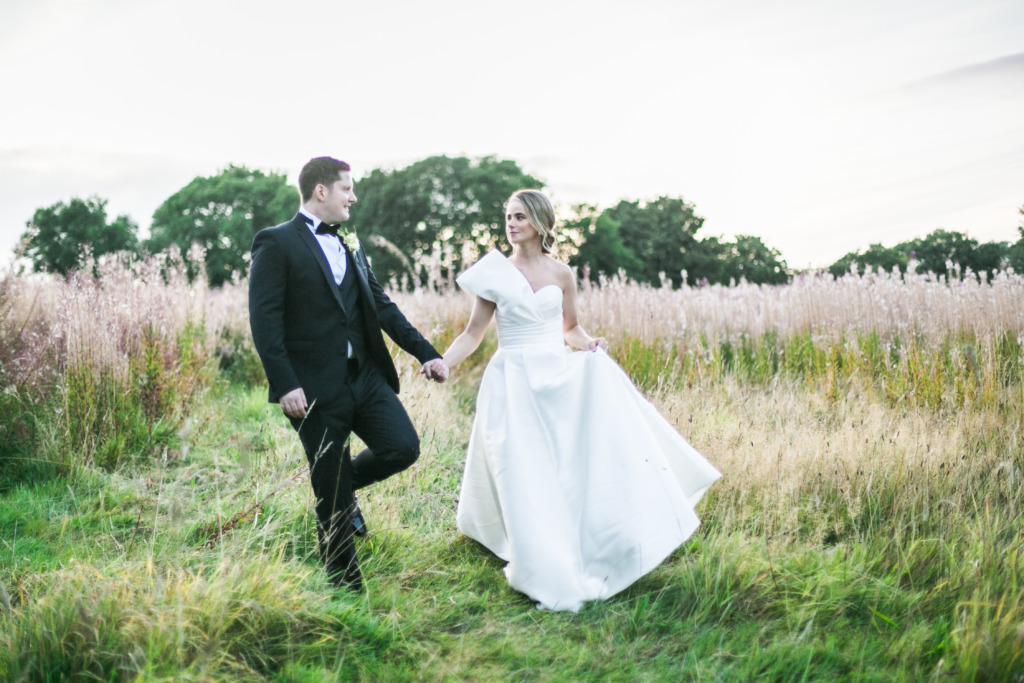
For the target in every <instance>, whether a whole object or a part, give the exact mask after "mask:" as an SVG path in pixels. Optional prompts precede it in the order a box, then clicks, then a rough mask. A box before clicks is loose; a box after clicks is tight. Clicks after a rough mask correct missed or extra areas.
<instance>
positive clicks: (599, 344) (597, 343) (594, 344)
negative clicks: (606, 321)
mask: <svg viewBox="0 0 1024 683" xmlns="http://www.w3.org/2000/svg"><path fill="white" fill-rule="evenodd" d="M588 349H589V350H590V351H597V350H598V349H601V350H602V351H607V350H608V340H607V339H605V338H604V337H595V338H593V339H591V340H590V345H589V346H588Z"/></svg>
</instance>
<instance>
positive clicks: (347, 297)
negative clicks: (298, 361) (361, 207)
mask: <svg viewBox="0 0 1024 683" xmlns="http://www.w3.org/2000/svg"><path fill="white" fill-rule="evenodd" d="M345 259H346V260H347V261H348V263H347V265H346V266H345V277H343V278H342V279H341V284H340V285H338V288H339V290H340V291H341V301H342V303H344V304H345V326H346V327H347V328H348V340H349V341H350V342H352V352H353V353H354V354H355V355H356V358H358V359H359V361H360V362H361V363H363V362H366V360H367V357H366V323H365V321H364V318H363V304H362V298H361V297H360V296H359V276H358V275H357V274H356V264H355V261H354V260H353V259H352V254H351V253H349V250H348V249H347V248H346V249H345Z"/></svg>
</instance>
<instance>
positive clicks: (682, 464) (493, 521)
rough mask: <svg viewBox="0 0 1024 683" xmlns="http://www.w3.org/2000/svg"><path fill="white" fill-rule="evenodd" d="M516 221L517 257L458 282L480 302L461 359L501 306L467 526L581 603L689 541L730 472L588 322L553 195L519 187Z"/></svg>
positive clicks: (519, 567)
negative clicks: (565, 255) (658, 403)
mask: <svg viewBox="0 0 1024 683" xmlns="http://www.w3.org/2000/svg"><path fill="white" fill-rule="evenodd" d="M505 220H506V233H507V236H508V241H509V243H510V244H511V245H512V255H511V256H510V257H508V258H506V257H505V256H504V255H502V254H501V253H500V252H498V251H493V252H491V253H489V254H487V255H486V256H484V257H483V258H481V259H480V260H479V261H478V262H477V263H476V264H475V265H473V266H472V267H471V268H469V269H468V270H466V271H465V272H464V273H463V274H462V275H460V276H459V277H458V278H457V280H456V281H457V282H458V283H459V285H460V286H461V287H462V288H463V289H466V290H468V291H470V292H472V293H473V294H475V295H476V298H475V301H474V303H473V310H472V313H471V314H470V319H469V323H468V324H467V326H466V329H465V331H464V332H462V334H460V335H459V336H458V337H457V338H456V339H455V340H454V341H453V342H452V344H451V346H450V347H449V348H448V350H447V351H446V352H445V354H444V362H445V363H446V365H448V366H449V367H451V366H454V365H456V364H457V363H459V362H460V361H462V360H464V359H465V358H466V357H467V356H469V355H470V354H471V353H472V352H473V351H474V350H475V349H476V348H477V346H479V344H480V341H481V339H482V338H483V336H484V332H485V331H486V330H487V327H488V325H489V324H490V321H491V318H492V317H495V315H496V317H497V322H498V351H497V352H496V353H495V354H494V356H493V357H492V358H491V360H490V362H489V363H488V365H487V368H486V369H485V371H484V375H483V379H482V381H481V384H480V392H479V394H478V396H477V410H476V416H475V418H474V421H473V430H472V433H471V435H470V438H469V449H468V453H467V455H466V469H465V474H464V476H463V480H462V492H461V494H460V496H459V504H458V512H457V522H458V527H459V530H460V531H461V532H462V533H464V534H465V535H467V536H469V537H470V538H473V539H475V540H477V541H479V542H480V543H482V544H483V545H484V546H486V547H487V548H488V549H490V550H491V552H493V553H494V554H495V555H497V556H498V557H500V558H501V559H503V560H505V561H506V562H507V563H508V564H507V566H506V567H505V575H506V577H507V578H508V581H509V584H510V585H511V586H512V587H513V588H514V589H516V590H518V591H520V592H522V593H525V594H526V595H528V596H530V598H532V599H533V600H534V601H535V602H536V603H538V606H539V607H542V608H545V609H550V610H571V611H574V612H575V611H577V610H579V608H580V607H581V605H582V603H583V602H584V601H587V600H599V599H603V598H607V597H609V596H611V595H614V594H615V593H618V592H619V591H621V590H623V589H625V588H626V587H628V586H629V585H630V584H632V583H633V582H634V581H636V580H637V579H638V578H640V577H641V576H643V575H644V574H646V573H647V572H649V571H651V570H652V569H654V568H655V567H656V566H657V565H658V564H660V563H661V562H662V561H663V560H664V559H665V557H667V556H668V555H669V553H671V552H672V551H673V550H675V549H676V548H677V547H679V545H680V544H681V543H683V541H685V540H686V539H687V538H689V537H690V535H691V534H692V533H693V532H694V531H695V530H696V529H697V526H698V525H699V524H700V520H699V519H698V518H697V515H696V514H695V513H694V510H693V507H694V505H695V504H696V503H697V501H698V500H700V498H701V496H702V495H703V493H704V491H705V490H706V489H707V487H708V486H710V485H711V484H712V483H713V482H714V481H715V480H716V479H718V478H719V477H720V476H721V475H720V474H719V472H718V470H716V469H715V468H714V467H713V466H712V465H711V464H710V463H709V462H708V461H707V460H705V459H704V457H703V456H701V455H700V454H699V453H698V452H697V451H696V450H694V449H693V447H692V446H690V444H688V443H687V442H686V440H685V439H683V437H682V436H680V435H679V434H678V432H676V431H675V429H674V428H673V427H672V426H671V425H670V424H669V423H668V422H667V421H666V420H665V419H664V418H663V417H662V416H661V415H660V414H659V413H658V412H657V410H655V408H654V407H653V406H652V405H651V404H650V403H648V402H647V400H645V399H644V398H643V397H642V396H641V395H640V393H639V392H638V391H637V390H636V388H635V387H634V386H633V383H632V382H631V381H630V379H629V378H628V377H627V376H626V374H625V373H624V372H623V371H622V369H621V368H619V366H618V365H616V363H615V362H614V361H613V360H612V359H611V358H610V357H609V356H608V355H607V354H606V353H605V349H606V348H607V346H608V345H607V342H606V341H605V340H604V339H603V338H601V337H596V338H595V337H591V336H590V335H589V334H587V332H586V331H585V330H584V329H583V328H582V327H580V324H579V322H578V321H577V317H576V280H575V276H574V275H573V272H572V270H571V269H570V268H569V266H567V265H565V264H563V263H560V262H559V261H556V260H555V259H554V258H553V257H552V256H551V255H550V254H551V251H552V248H553V246H554V233H553V230H554V224H555V214H554V209H553V208H552V206H551V202H550V201H549V200H548V198H547V197H545V196H544V195H543V194H541V193H540V192H537V191H536V190H520V191H518V192H516V193H515V194H513V195H512V197H511V198H510V199H509V200H508V203H507V204H506V217H505ZM566 343H568V344H569V345H571V346H573V347H575V348H576V349H580V350H581V351H578V352H572V351H570V350H569V349H568V348H566V346H565V344H566Z"/></svg>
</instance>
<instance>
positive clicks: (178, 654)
mask: <svg viewBox="0 0 1024 683" xmlns="http://www.w3.org/2000/svg"><path fill="white" fill-rule="evenodd" d="M167 259H168V260H164V261H154V262H151V263H149V264H143V265H135V266H128V265H125V264H123V263H118V262H104V263H102V264H100V267H101V275H100V277H98V278H79V277H75V278H72V279H70V280H66V281H62V280H55V279H49V278H41V277H36V276H29V277H26V276H8V277H6V278H5V279H4V280H3V281H2V282H0V362H2V363H3V365H2V366H0V372H2V373H3V374H2V379H3V386H4V387H6V391H4V393H3V394H2V395H0V396H2V399H0V400H2V402H0V409H2V410H3V413H2V415H3V427H4V431H3V432H2V433H0V439H3V441H2V443H3V444H4V448H5V452H4V456H3V460H2V461H0V467H7V468H8V469H11V468H13V467H15V463H18V462H23V461H24V460H26V459H31V458H33V457H40V455H42V456H44V457H54V454H57V453H60V454H62V456H61V457H63V458H64V459H65V460H64V462H65V464H64V466H63V469H62V470H61V471H63V472H64V473H73V474H74V475H75V476H71V477H58V478H55V479H54V478H49V479H46V478H31V479H30V478H28V477H27V476H24V475H25V473H24V472H23V473H22V474H23V476H22V477H21V480H20V481H21V483H20V484H19V485H18V486H17V487H13V488H9V489H8V490H6V491H5V492H3V493H0V539H3V541H4V542H3V544H0V677H2V678H7V679H11V680H28V681H31V680H58V679H60V678H61V677H65V678H81V679H103V680H171V679H186V680H189V679H192V680H309V681H314V680H315V681H320V680H352V679H364V680H418V679H426V680H754V679H765V680H825V679H835V680H847V679H852V680H974V681H987V680H1009V681H1013V680H1024V660H1022V654H1021V653H1022V652H1024V582H1022V578H1024V574H1022V566H1021V560H1022V556H1024V540H1022V534H1021V532H1020V530H1021V528H1022V521H1024V519H1022V514H1021V506H1022V503H1024V500H1022V495H1024V494H1022V493H1021V486H1020V482H1021V477H1022V476H1024V456H1022V452H1024V442H1022V439H1024V429H1022V426H1024V377H1022V370H1021V367H1022V359H1021V343H1022V338H1024V296H1022V294H1024V279H1022V278H1021V277H1019V276H1017V275H1014V274H1012V273H1003V274H999V275H997V276H996V277H995V278H994V280H993V281H992V282H991V283H981V282H978V281H976V280H970V279H968V280H965V281H963V282H958V281H945V280H937V279H935V278H933V277H930V276H927V275H917V274H913V273H912V274H910V275H909V276H908V277H906V278H904V279H901V278H899V277H896V276H894V275H890V274H885V273H875V274H869V275H865V276H855V275H849V276H845V277H843V278H840V279H832V278H830V277H828V276H824V275H808V276H805V277H804V278H803V279H801V280H798V281H797V282H794V283H793V284H791V285H787V286H781V287H759V286H754V285H748V284H743V283H741V284H739V285H736V286H734V287H695V288H685V289H682V290H675V291H673V290H669V289H662V288H652V287H646V286H639V285H636V284H633V283H628V282H624V281H622V280H617V279H612V280H607V281H603V282H601V283H593V284H585V285H584V286H583V287H582V289H581V296H580V306H581V320H582V322H583V324H584V325H585V326H586V327H588V329H590V330H591V331H592V332H595V333H598V334H602V335H604V336H606V337H608V338H609V339H610V341H611V343H612V352H613V354H614V355H615V357H616V358H617V360H618V361H619V362H620V363H621V364H622V365H623V367H624V368H625V369H626V370H627V371H628V372H629V373H630V374H631V375H632V376H633V377H634V378H635V379H636V380H637V381H638V382H639V383H640V385H641V386H642V387H643V389H644V390H645V392H646V393H647V395H648V397H649V398H650V399H651V400H652V401H653V402H654V403H655V404H656V405H657V407H658V408H659V410H660V411H661V412H662V413H663V414H664V415H666V417H667V418H668V419H669V420H670V421H671V422H672V423H673V424H674V425H676V427H677V428H678V429H679V430H680V431H681V432H682V433H683V434H684V435H685V436H686V437H687V438H688V439H689V440H690V441H691V442H692V443H693V444H694V445H695V446H696V447H697V448H698V449H699V450H701V451H702V452H703V453H704V454H705V455H707V456H708V457H709V459H710V460H711V461H712V462H714V463H715V464H716V465H717V466H718V467H719V469H721V470H722V472H723V474H724V477H723V479H722V480H721V481H719V482H718V483H716V485H715V486H714V487H713V488H712V490H711V491H710V492H709V494H708V496H707V497H706V499H705V501H704V502H703V503H702V505H701V508H700V510H699V513H700V515H701V518H702V520H703V525H702V527H701V530H700V531H699V532H698V534H697V535H696V536H695V537H694V539H692V540H691V541H690V542H689V543H688V544H687V545H686V546H685V547H684V548H683V549H682V550H680V551H679V552H677V553H675V554H674V555H673V556H672V557H671V558H669V560H668V561H666V562H665V563H664V564H663V565H662V566H661V567H659V568H658V569H656V570H655V571H654V572H652V573H651V574H649V575H648V576H646V577H644V578H643V579H641V580H640V581H639V582H637V583H636V584H635V585H634V586H632V587H631V588H630V589H628V590H627V591H625V592H624V593H622V594H621V595H619V596H616V597H614V598H613V599H611V600H608V601H605V602H600V603H593V604H590V605H587V606H586V607H585V608H584V610H583V611H582V612H581V613H580V614H578V615H566V614H548V613H541V612H538V611H536V610H534V609H532V606H531V604H530V602H529V600H528V599H527V598H525V597H524V596H521V595H519V594H517V593H516V592H514V591H512V590H511V589H510V588H509V587H508V585H507V583H506V582H505V581H504V577H503V575H502V573H501V564H502V563H501V562H500V561H498V560H497V559H496V558H494V557H493V556H491V555H490V554H489V553H488V552H487V551H486V550H484V549H483V548H481V547H480V546H478V545H476V544H475V543H473V542H471V541H469V540H467V539H465V538H464V537H461V536H460V535H459V534H458V532H457V530H456V529H455V525H454V508H455V505H456V499H457V496H458V486H459V480H460V478H461V469H462V458H463V453H464V449H465V444H466V441H467V439H468V434H469V429H470V424H471V418H472V413H473V409H474V406H473V402H474V395H475V390H476V385H477V383H478V380H479V375H480V371H481V368H482V366H483V363H484V362H485V361H486V359H487V357H488V356H489V354H490V352H491V351H493V346H494V337H493V334H491V335H490V336H489V337H488V339H487V343H486V344H485V345H484V348H482V349H481V350H480V351H478V353H477V354H476V355H475V356H474V357H473V359H471V360H470V362H469V363H468V364H467V365H465V366H460V368H459V369H458V372H457V373H456V377H455V378H454V379H453V380H452V381H451V382H450V383H448V384H445V385H440V386H439V385H434V384H431V383H428V382H426V381H424V380H423V379H422V378H419V377H417V376H416V372H415V371H416V368H415V367H413V365H414V363H413V362H412V361H410V360H409V359H408V357H407V356H405V355H404V354H400V355H398V356H397V357H398V359H399V365H400V371H401V372H402V374H403V376H402V382H403V393H402V398H403V403H404V404H405V405H406V406H407V408H408V409H409V412H410V414H411V416H412V418H413V420H414V423H415V424H416V425H417V428H418V430H419V432H420V434H421V437H422V442H423V454H422V456H421V459H420V461H419V462H418V463H417V464H416V465H415V466H414V467H413V468H411V469H410V470H409V471H408V472H406V473H403V474H402V475H399V476H396V477H393V478H391V479H389V480H387V481H386V482H382V483H380V484H378V485H376V486H374V487H372V488H370V489H367V490H365V491H364V492H363V493H362V494H361V496H360V504H361V506H362V507H363V510H364V512H365V513H366V514H367V516H368V518H369V523H370V526H371V531H372V534H371V535H370V536H369V537H367V538H365V539H361V540H360V548H359V552H360V556H361V558H362V559H363V567H364V570H365V575H366V577H367V583H368V586H369V590H368V592H367V593H366V594H364V595H361V596H352V595H349V594H346V593H338V592H336V591H334V590H333V589H331V588H330V586H329V584H328V583H327V581H326V580H325V578H324V576H323V572H322V571H321V570H320V569H319V567H318V563H317V559H316V549H315V530H314V529H313V526H312V520H313V514H312V504H313V501H312V500H311V494H310V492H309V486H308V485H307V484H306V483H305V481H304V478H305V476H306V474H305V471H304V465H303V463H304V458H303V456H302V455H301V452H300V449H299V447H298V444H297V440H296V439H295V437H294V434H293V433H292V432H291V430H290V429H289V428H288V426H287V423H286V422H285V421H284V420H283V418H282V417H281V416H280V412H279V411H278V410H276V409H275V408H274V407H269V406H267V405H266V404H265V389H264V387H263V385H262V381H255V380H254V376H255V378H256V380H258V379H259V378H258V373H256V372H254V371H253V365H252V364H253V362H254V361H253V356H252V349H251V344H250V343H249V341H248V333H247V328H248V325H247V321H246V320H245V311H246V307H245V293H244V292H245V289H244V283H232V284H228V285H226V286H225V287H223V288H221V289H219V290H217V291H210V290H208V289H206V288H205V286H204V285H203V284H202V283H194V284H191V285H190V284H189V283H188V282H187V281H186V280H185V279H184V278H183V275H182V273H181V271H179V270H177V266H176V265H175V263H176V262H175V261H174V259H173V258H170V257H167ZM394 296H395V298H396V299H397V300H398V303H399V305H400V306H401V307H402V309H403V310H404V311H406V312H407V313H408V314H409V315H410V317H411V318H412V319H413V320H414V322H415V323H416V324H417V325H418V326H419V327H420V328H421V329H423V330H424V331H425V332H426V333H427V334H428V336H430V337H431V338H432V339H433V340H434V341H435V343H436V344H437V345H438V346H440V347H444V346H445V345H446V344H447V343H448V341H450V340H451V339H452V338H454V336H455V335H456V334H458V333H459V332H460V331H461V329H462V328H463V326H464V325H465V323H466V320H467V317H468V312H469V307H470V301H469V300H468V299H467V297H465V296H464V295H462V294H460V293H455V292H450V291H446V292H438V291H427V290H421V291H418V292H408V293H396V294H395V295H394ZM218 371H219V372H218ZM218 377H230V378H232V379H233V380H240V381H235V382H234V383H230V382H227V381H217V378H218ZM100 416H106V419H100ZM111 422H115V423H119V424H120V426H112V425H111V424H110V423H111ZM129 425H130V427H129ZM11 444H13V445H14V446H16V447H17V448H18V449H20V450H17V451H16V450H12V449H11ZM15 452H17V453H18V454H19V455H17V457H15V456H14V455H12V453H15ZM154 456H160V457H154Z"/></svg>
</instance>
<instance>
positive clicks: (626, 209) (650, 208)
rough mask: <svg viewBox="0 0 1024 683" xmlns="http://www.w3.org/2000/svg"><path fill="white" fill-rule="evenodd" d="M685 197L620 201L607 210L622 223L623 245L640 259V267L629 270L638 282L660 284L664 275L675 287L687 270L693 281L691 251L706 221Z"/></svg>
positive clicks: (610, 216) (620, 229)
mask: <svg viewBox="0 0 1024 683" xmlns="http://www.w3.org/2000/svg"><path fill="white" fill-rule="evenodd" d="M693 209H694V207H693V205H692V204H688V203H686V202H685V201H684V200H683V199H682V198H676V197H658V198H657V199H655V200H653V201H650V202H640V201H632V202H629V201H626V200H622V201H620V202H619V203H618V204H617V205H616V206H614V207H612V208H611V209H609V210H608V211H607V214H608V217H609V218H611V219H612V220H613V221H615V222H616V223H618V224H619V232H620V234H621V235H622V242H623V244H624V245H625V246H626V247H627V248H628V249H629V250H630V251H631V252H633V254H634V255H635V256H636V257H637V259H639V261H640V266H639V268H634V269H633V270H630V269H628V268H627V269H626V272H627V273H628V274H629V275H630V276H631V277H632V278H633V279H635V280H638V281H640V282H648V283H651V284H658V283H659V282H660V281H661V276H662V274H664V276H665V277H667V278H668V279H669V280H671V281H672V286H673V287H678V286H679V285H680V284H681V283H682V277H683V276H682V272H681V271H683V270H686V271H687V273H688V277H689V279H690V281H691V282H693V281H694V278H695V277H697V278H698V279H699V276H696V275H695V274H694V273H693V272H692V267H693V265H694V263H695V260H696V259H695V258H694V255H692V254H691V253H690V252H691V250H692V249H693V248H694V246H695V245H696V244H697V237H696V234H697V231H698V230H700V228H701V226H703V225H704V219H703V218H702V217H700V216H698V215H697V214H695V213H694V211H693Z"/></svg>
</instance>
